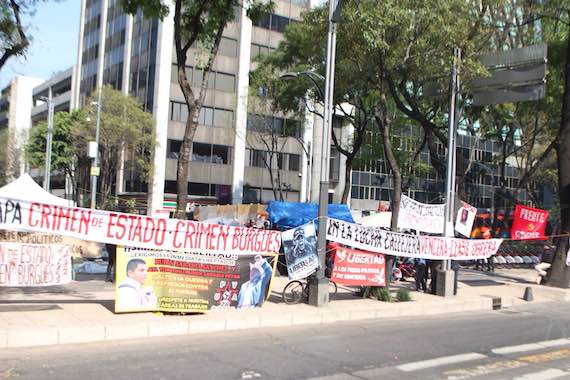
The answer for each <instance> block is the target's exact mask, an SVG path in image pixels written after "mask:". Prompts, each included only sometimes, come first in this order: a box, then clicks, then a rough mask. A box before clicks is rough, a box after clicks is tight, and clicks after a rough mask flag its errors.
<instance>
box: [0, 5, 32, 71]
mask: <svg viewBox="0 0 570 380" xmlns="http://www.w3.org/2000/svg"><path fill="white" fill-rule="evenodd" d="M37 2H38V1H36V0H3V1H2V2H0V70H2V67H3V66H4V65H5V64H6V62H7V61H8V59H10V58H11V57H15V56H19V55H24V54H25V52H26V49H27V48H28V46H29V45H30V38H29V36H28V34H27V31H26V28H25V26H24V24H23V22H22V15H23V14H25V13H26V12H29V11H31V10H32V9H33V6H34V4H35V3H37Z"/></svg>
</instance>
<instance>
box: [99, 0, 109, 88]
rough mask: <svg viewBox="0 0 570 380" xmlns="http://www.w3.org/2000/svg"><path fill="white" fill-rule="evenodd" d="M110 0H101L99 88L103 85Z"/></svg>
mask: <svg viewBox="0 0 570 380" xmlns="http://www.w3.org/2000/svg"><path fill="white" fill-rule="evenodd" d="M108 3H109V1H108V0H101V28H100V30H99V57H98V63H97V88H101V87H102V86H103V71H104V70H105V40H106V39H107V38H106V37H107V7H108Z"/></svg>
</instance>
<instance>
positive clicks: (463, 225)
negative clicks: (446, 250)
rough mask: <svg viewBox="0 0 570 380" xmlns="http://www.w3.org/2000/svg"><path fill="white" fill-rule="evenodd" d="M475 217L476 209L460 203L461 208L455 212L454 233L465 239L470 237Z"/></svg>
mask: <svg viewBox="0 0 570 380" xmlns="http://www.w3.org/2000/svg"><path fill="white" fill-rule="evenodd" d="M476 215H477V208H475V207H473V206H471V205H470V204H469V203H466V202H463V201H461V207H460V208H459V211H458V212H457V218H456V219H455V231H457V232H459V233H460V234H461V235H463V236H466V237H471V230H472V229H473V223H474V222H475V216H476Z"/></svg>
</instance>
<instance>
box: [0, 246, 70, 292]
mask: <svg viewBox="0 0 570 380" xmlns="http://www.w3.org/2000/svg"><path fill="white" fill-rule="evenodd" d="M71 251H72V248H71V247H70V246H67V245H58V244H26V243H9V242H0V286H18V287H31V286H52V285H63V284H67V283H69V282H70V281H71Z"/></svg>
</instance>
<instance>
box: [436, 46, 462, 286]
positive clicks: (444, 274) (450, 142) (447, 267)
mask: <svg viewBox="0 0 570 380" xmlns="http://www.w3.org/2000/svg"><path fill="white" fill-rule="evenodd" d="M460 65H461V49H459V48H455V49H453V66H452V69H451V100H450V104H449V126H448V137H447V178H446V181H445V193H446V195H445V220H444V236H445V237H447V238H452V237H454V236H455V233H454V217H453V216H454V213H455V212H454V211H455V207H454V206H455V173H456V164H457V160H456V137H457V122H458V120H457V119H458V117H457V116H458V115H457V97H458V95H459V66H460ZM442 264H443V265H442V269H441V271H440V272H439V273H438V275H437V284H436V285H437V286H436V290H437V295H439V296H442V297H449V296H451V295H453V280H454V279H453V276H454V272H453V271H452V270H451V260H444V261H443V263H442Z"/></svg>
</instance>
